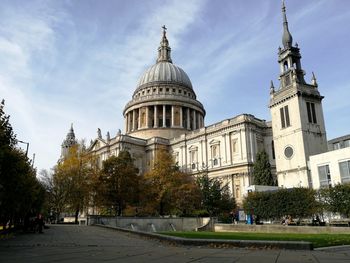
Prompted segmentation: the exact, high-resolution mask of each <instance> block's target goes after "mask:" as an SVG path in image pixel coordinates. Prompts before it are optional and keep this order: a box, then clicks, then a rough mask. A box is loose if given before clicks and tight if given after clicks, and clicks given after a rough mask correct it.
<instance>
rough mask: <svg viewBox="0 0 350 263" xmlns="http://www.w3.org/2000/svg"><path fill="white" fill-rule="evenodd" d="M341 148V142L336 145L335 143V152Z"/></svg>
mask: <svg viewBox="0 0 350 263" xmlns="http://www.w3.org/2000/svg"><path fill="white" fill-rule="evenodd" d="M340 148H341V147H340V142H336V143H333V149H334V150H338V149H340Z"/></svg>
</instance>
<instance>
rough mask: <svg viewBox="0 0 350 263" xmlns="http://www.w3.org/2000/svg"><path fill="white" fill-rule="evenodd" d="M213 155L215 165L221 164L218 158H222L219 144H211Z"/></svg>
mask: <svg viewBox="0 0 350 263" xmlns="http://www.w3.org/2000/svg"><path fill="white" fill-rule="evenodd" d="M211 157H212V159H213V166H216V165H218V164H219V161H218V159H219V158H220V147H219V144H216V145H212V146H211Z"/></svg>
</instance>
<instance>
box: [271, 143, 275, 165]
mask: <svg viewBox="0 0 350 263" xmlns="http://www.w3.org/2000/svg"><path fill="white" fill-rule="evenodd" d="M271 152H272V159H274V160H275V159H276V154H275V142H274V141H273V140H272V141H271Z"/></svg>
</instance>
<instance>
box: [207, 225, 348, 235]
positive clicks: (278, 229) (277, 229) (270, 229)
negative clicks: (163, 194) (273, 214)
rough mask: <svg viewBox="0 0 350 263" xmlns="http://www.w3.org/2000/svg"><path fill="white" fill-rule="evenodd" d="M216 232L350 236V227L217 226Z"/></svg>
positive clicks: (215, 227) (215, 226)
mask: <svg viewBox="0 0 350 263" xmlns="http://www.w3.org/2000/svg"><path fill="white" fill-rule="evenodd" d="M214 231H215V232H260V233H305V234H321V233H325V234H329V233H339V234H340V233H342V234H350V227H331V226H283V225H245V224H244V225H243V224H215V225H214Z"/></svg>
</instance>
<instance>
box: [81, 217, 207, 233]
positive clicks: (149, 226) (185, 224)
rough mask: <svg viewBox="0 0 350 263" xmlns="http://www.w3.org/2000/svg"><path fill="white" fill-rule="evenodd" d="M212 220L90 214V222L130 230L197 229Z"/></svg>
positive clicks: (90, 223) (205, 218) (204, 218)
mask: <svg viewBox="0 0 350 263" xmlns="http://www.w3.org/2000/svg"><path fill="white" fill-rule="evenodd" d="M209 221H210V218H209V217H169V218H159V217H102V216H89V220H88V224H89V225H95V224H101V225H107V226H112V227H120V228H125V229H130V230H137V231H145V232H159V231H195V230H197V229H198V228H201V227H203V226H204V225H206V224H208V222H209Z"/></svg>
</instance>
